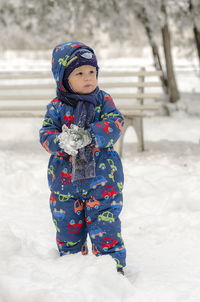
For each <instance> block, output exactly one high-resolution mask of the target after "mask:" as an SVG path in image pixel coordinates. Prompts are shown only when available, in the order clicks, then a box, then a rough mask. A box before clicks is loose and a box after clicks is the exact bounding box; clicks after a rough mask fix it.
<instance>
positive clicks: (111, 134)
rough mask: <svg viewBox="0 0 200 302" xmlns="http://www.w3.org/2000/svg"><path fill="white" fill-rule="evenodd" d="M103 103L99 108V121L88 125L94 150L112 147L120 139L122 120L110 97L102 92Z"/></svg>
mask: <svg viewBox="0 0 200 302" xmlns="http://www.w3.org/2000/svg"><path fill="white" fill-rule="evenodd" d="M102 93H103V102H102V105H101V106H100V108H101V109H100V110H101V111H100V119H99V121H95V122H93V123H92V124H90V126H89V128H88V130H89V131H90V133H91V135H92V137H93V139H94V141H95V143H94V144H95V147H96V148H109V147H112V146H113V145H114V144H115V143H116V141H117V140H118V138H119V137H120V134H121V130H122V127H123V124H124V118H123V117H122V115H121V113H120V112H119V110H118V109H117V108H116V107H115V104H114V102H113V99H112V97H111V96H110V95H109V94H107V93H105V92H103V91H102Z"/></svg>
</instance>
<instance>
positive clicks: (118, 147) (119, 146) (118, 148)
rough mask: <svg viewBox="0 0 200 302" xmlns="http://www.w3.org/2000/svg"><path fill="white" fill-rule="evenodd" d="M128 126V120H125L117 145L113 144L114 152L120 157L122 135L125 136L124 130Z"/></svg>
mask: <svg viewBox="0 0 200 302" xmlns="http://www.w3.org/2000/svg"><path fill="white" fill-rule="evenodd" d="M129 125H130V122H129V120H127V119H125V123H124V126H123V129H122V133H121V136H120V138H119V139H118V141H117V143H116V144H115V150H116V151H117V152H118V153H119V155H120V157H122V153H123V142H124V135H125V133H126V130H127V128H128V126H129Z"/></svg>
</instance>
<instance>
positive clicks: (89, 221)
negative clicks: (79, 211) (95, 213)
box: [85, 216, 92, 224]
mask: <svg viewBox="0 0 200 302" xmlns="http://www.w3.org/2000/svg"><path fill="white" fill-rule="evenodd" d="M85 222H86V224H90V223H92V219H91V217H90V216H87V217H85Z"/></svg>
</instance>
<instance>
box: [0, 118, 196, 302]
mask: <svg viewBox="0 0 200 302" xmlns="http://www.w3.org/2000/svg"><path fill="white" fill-rule="evenodd" d="M40 126H41V120H40V119H12V120H10V119H1V120H0V129H1V138H0V144H1V148H0V179H1V183H0V186H1V187H0V207H1V218H0V220H1V223H0V302H58V301H74V302H82V301H85V302H102V301H105V302H108V301H113V302H132V301H134V302H199V301H200V257H199V255H200V241H199V238H200V202H199V201H200V186H199V183H200V157H199V154H200V144H199V140H200V119H199V117H194V116H193V117H191V116H188V115H186V114H181V113H176V114H174V115H173V116H172V117H155V118H153V119H145V122H144V127H145V137H146V151H145V152H144V153H137V152H136V144H135V140H136V139H135V134H134V131H133V130H132V129H129V130H128V132H127V135H126V137H125V140H126V143H125V146H124V159H123V164H124V172H125V189H124V209H123V212H122V215H121V219H122V226H123V237H124V240H125V243H126V247H127V253H128V256H127V268H126V276H125V277H123V276H121V275H119V274H118V273H117V272H116V271H115V263H114V262H113V260H112V259H111V257H109V256H102V257H98V258H97V257H95V256H93V255H92V254H91V253H90V254H89V255H88V256H82V255H79V254H77V255H69V256H65V257H62V258H60V257H59V256H58V254H57V250H56V246H55V229H54V226H53V223H52V220H51V215H50V210H49V203H48V198H49V190H48V187H47V180H46V168H47V163H48V154H47V152H45V151H44V150H43V149H42V147H41V146H40V145H39V142H38V130H39V128H40Z"/></svg>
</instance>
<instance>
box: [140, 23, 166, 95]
mask: <svg viewBox="0 0 200 302" xmlns="http://www.w3.org/2000/svg"><path fill="white" fill-rule="evenodd" d="M145 30H146V33H147V36H148V39H149V43H150V45H151V49H152V54H153V58H154V66H155V68H156V70H161V71H162V75H161V76H160V80H161V83H162V87H163V90H164V92H165V93H166V94H168V81H167V77H166V75H165V72H164V70H163V67H162V63H161V59H160V54H159V50H158V46H157V44H156V43H155V41H154V39H153V37H152V32H151V29H150V28H149V27H148V26H147V24H145Z"/></svg>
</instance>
